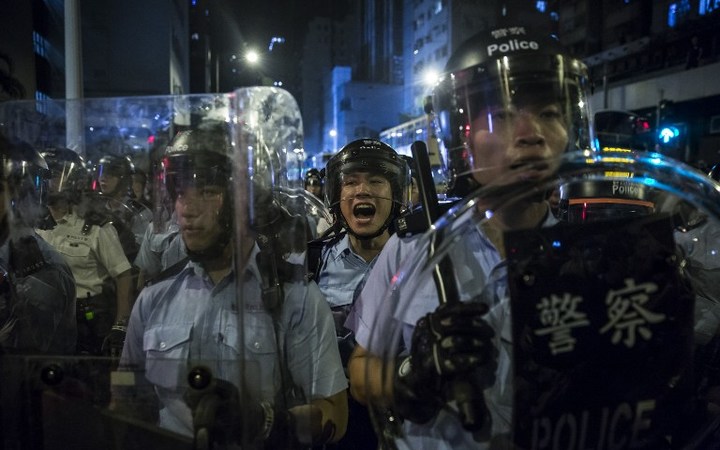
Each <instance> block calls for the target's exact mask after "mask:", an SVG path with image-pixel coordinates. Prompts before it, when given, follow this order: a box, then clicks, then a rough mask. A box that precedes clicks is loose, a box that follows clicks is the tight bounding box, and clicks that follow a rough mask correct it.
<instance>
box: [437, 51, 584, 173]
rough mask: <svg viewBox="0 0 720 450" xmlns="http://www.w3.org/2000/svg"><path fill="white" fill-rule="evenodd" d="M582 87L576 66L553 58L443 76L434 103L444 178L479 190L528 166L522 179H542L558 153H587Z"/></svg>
mask: <svg viewBox="0 0 720 450" xmlns="http://www.w3.org/2000/svg"><path fill="white" fill-rule="evenodd" d="M587 83H588V81H587V72H586V68H585V66H584V65H583V63H582V62H580V61H578V60H574V59H571V58H567V57H564V56H561V55H552V56H549V55H527V54H525V55H521V56H514V57H512V56H511V57H501V58H499V59H494V60H490V61H489V62H487V63H486V64H484V65H480V66H474V67H471V68H468V69H465V70H462V71H457V72H454V73H450V74H448V75H446V77H445V78H444V79H443V80H442V81H441V82H440V84H439V85H438V87H437V88H436V90H435V93H434V96H435V105H436V109H437V110H438V119H439V123H440V126H441V129H442V130H443V134H444V142H445V146H446V150H447V152H448V159H449V161H450V163H449V166H450V170H451V171H452V172H453V174H452V175H453V176H454V177H455V178H463V177H464V178H467V179H472V180H473V181H472V183H473V184H479V185H486V184H488V183H490V182H493V180H497V179H499V178H502V179H503V180H505V181H508V180H511V179H512V178H513V177H515V178H517V172H518V170H519V169H525V168H528V167H530V166H534V168H533V170H535V171H536V172H537V174H536V175H532V174H530V173H529V172H526V173H525V174H524V175H522V176H523V177H532V176H540V177H542V176H544V175H546V174H547V173H548V172H550V173H551V172H552V171H554V170H555V169H556V167H557V163H556V162H553V161H555V160H557V159H558V157H559V156H560V155H561V154H562V153H564V152H565V151H573V150H577V149H589V148H591V147H592V145H593V142H592V136H591V126H590V123H591V116H590V113H589V110H588V98H587V97H586V95H587V92H589V90H588V85H587ZM523 171H524V170H523ZM500 175H502V177H501V176H500Z"/></svg>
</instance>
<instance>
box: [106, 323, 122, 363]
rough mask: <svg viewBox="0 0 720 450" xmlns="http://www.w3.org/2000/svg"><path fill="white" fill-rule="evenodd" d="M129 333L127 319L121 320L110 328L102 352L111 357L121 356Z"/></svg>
mask: <svg viewBox="0 0 720 450" xmlns="http://www.w3.org/2000/svg"><path fill="white" fill-rule="evenodd" d="M126 335H127V321H125V320H119V321H117V322H115V324H114V325H113V326H112V328H110V332H109V333H108V335H107V336H105V339H103V342H102V347H101V353H102V355H104V356H109V357H111V358H119V357H120V355H122V350H123V346H124V345H125V336H126Z"/></svg>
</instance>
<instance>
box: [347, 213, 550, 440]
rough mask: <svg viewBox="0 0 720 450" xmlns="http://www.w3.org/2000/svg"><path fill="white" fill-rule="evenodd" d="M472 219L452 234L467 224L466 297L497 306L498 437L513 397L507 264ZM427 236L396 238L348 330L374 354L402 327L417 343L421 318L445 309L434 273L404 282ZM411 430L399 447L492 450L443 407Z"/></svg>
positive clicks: (491, 392)
mask: <svg viewBox="0 0 720 450" xmlns="http://www.w3.org/2000/svg"><path fill="white" fill-rule="evenodd" d="M470 217H471V216H470V214H466V215H464V216H462V217H461V218H459V219H458V220H457V221H456V222H455V223H454V224H453V225H452V230H458V228H459V227H462V229H461V230H460V232H459V233H457V234H453V235H452V237H455V238H459V239H461V241H460V242H456V243H455V244H454V246H453V249H452V250H450V256H451V257H452V262H453V264H454V267H453V268H454V272H453V273H454V275H455V278H456V280H455V281H456V283H457V284H458V291H459V292H460V295H461V298H460V300H461V301H470V300H472V301H479V302H482V303H485V304H487V305H489V306H491V310H490V312H489V313H488V315H487V316H486V320H487V322H488V323H489V324H490V326H491V327H492V328H493V329H494V330H495V338H494V339H495V342H494V343H495V347H496V348H497V349H498V351H499V355H498V361H497V363H498V369H497V371H496V375H497V377H496V382H495V384H494V385H493V386H492V387H490V388H488V389H486V390H485V393H484V394H485V401H486V403H487V405H488V408H489V410H490V413H491V415H492V426H493V430H492V432H493V434H499V433H505V432H508V431H509V429H510V420H511V415H512V397H513V390H512V382H511V381H512V359H511V355H512V328H511V323H510V317H509V316H510V306H509V300H508V292H507V265H506V262H505V261H504V260H503V259H502V257H501V255H500V253H499V252H498V251H497V249H496V248H495V246H494V245H493V244H492V243H491V242H490V241H489V240H488V238H487V237H486V236H485V234H484V232H483V231H482V229H480V227H479V225H478V224H477V223H473V222H470ZM555 223H557V220H556V219H555V218H554V217H553V216H552V215H550V214H548V215H547V216H546V218H545V222H544V223H543V226H551V225H554V224H555ZM421 236H422V235H415V236H412V237H409V238H399V237H397V236H396V235H394V236H392V237H391V238H390V239H389V240H388V242H387V243H386V244H385V247H384V248H383V251H382V252H381V253H380V255H379V256H378V258H377V262H376V263H375V265H374V266H373V269H372V270H371V271H370V273H369V274H368V276H367V280H366V283H365V286H364V288H363V290H362V291H361V292H360V295H359V297H358V299H357V301H356V302H355V305H354V307H353V309H352V311H351V312H350V315H349V316H348V320H347V321H346V322H345V326H346V327H347V328H349V329H350V330H352V331H354V333H355V339H356V341H357V343H358V344H359V345H361V346H362V347H364V348H365V349H369V350H371V352H377V351H378V350H380V351H383V350H384V349H383V347H384V346H386V345H387V344H388V343H390V342H392V339H391V336H389V333H392V332H393V331H392V330H394V328H395V323H399V324H400V326H401V327H402V330H400V332H401V333H402V341H403V342H404V343H405V345H407V346H409V345H410V343H411V342H412V334H413V331H414V329H415V324H416V323H417V321H418V320H419V319H420V318H422V317H423V316H424V315H426V314H428V313H430V312H433V311H434V310H435V309H437V307H438V306H439V301H438V294H437V288H436V286H435V282H434V279H433V276H432V273H430V272H429V271H425V272H422V273H421V272H414V273H413V274H412V278H411V279H410V281H409V282H408V280H404V278H405V277H407V276H410V274H409V273H404V272H400V270H401V269H403V268H405V269H407V268H408V267H410V266H409V264H411V263H412V261H410V260H409V258H408V257H409V256H416V255H418V254H417V252H418V251H419V250H420V249H419V243H420V242H423V241H422V240H421ZM421 257H424V255H422V256H421ZM395 287H399V288H400V289H401V292H398V291H395V292H391V290H393V289H394V288H395ZM385 302H393V304H387V303H385ZM390 321H392V322H391V323H389V322H390ZM390 345H392V344H390ZM403 428H404V435H405V438H404V439H403V440H402V441H399V442H397V446H398V448H399V449H408V450H409V449H413V450H419V449H428V450H429V449H433V450H434V449H442V450H446V449H447V450H450V449H478V448H480V449H482V448H487V444H486V443H478V442H476V441H475V440H473V437H472V435H471V434H469V433H468V432H466V431H465V430H464V429H463V428H462V427H461V425H460V423H459V422H458V421H457V419H456V418H454V417H452V416H450V415H449V414H448V413H446V412H445V411H442V410H441V411H440V413H439V414H438V415H437V416H436V417H435V418H434V419H433V420H432V421H430V422H428V423H426V424H416V423H413V422H410V421H407V420H406V421H405V422H404V424H403Z"/></svg>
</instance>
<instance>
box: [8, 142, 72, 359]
mask: <svg viewBox="0 0 720 450" xmlns="http://www.w3.org/2000/svg"><path fill="white" fill-rule="evenodd" d="M0 151H1V153H0V157H1V158H2V173H1V174H0V175H2V180H0V188H2V201H0V242H1V244H0V271H1V277H2V281H0V291H1V292H2V301H1V305H2V306H1V307H0V347H1V348H2V349H4V350H6V351H10V352H13V353H16V352H27V353H35V354H66V355H69V354H72V353H74V350H75V339H76V333H77V330H76V325H75V283H74V280H73V276H72V272H71V271H70V268H69V267H68V265H67V264H66V263H65V261H64V260H63V258H62V256H60V255H59V254H58V253H57V252H56V251H55V250H54V249H53V248H52V247H51V246H50V245H48V244H47V243H46V242H45V241H44V240H42V239H41V238H40V237H38V236H37V234H35V232H34V231H33V229H32V228H31V227H30V226H31V225H32V224H33V223H35V222H36V221H37V219H38V218H39V217H40V211H41V210H42V208H43V207H44V205H43V204H42V203H41V200H42V199H43V195H44V194H43V190H44V189H45V183H46V182H47V179H46V176H47V165H46V163H45V161H44V159H43V158H42V157H41V156H40V155H39V154H38V152H37V151H35V150H34V149H33V148H32V147H31V146H30V145H29V144H27V143H24V142H12V143H11V142H8V141H6V140H5V138H4V137H2V136H1V135H0Z"/></svg>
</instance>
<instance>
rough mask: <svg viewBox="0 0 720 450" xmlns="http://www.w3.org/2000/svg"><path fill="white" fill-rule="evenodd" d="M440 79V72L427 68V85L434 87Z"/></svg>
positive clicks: (425, 78)
mask: <svg viewBox="0 0 720 450" xmlns="http://www.w3.org/2000/svg"><path fill="white" fill-rule="evenodd" d="M439 79H440V72H438V71H437V70H435V69H432V68H431V69H427V70H426V71H425V72H424V73H423V83H424V84H425V85H427V86H430V87H434V86H435V85H436V84H437V82H438V80H439Z"/></svg>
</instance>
